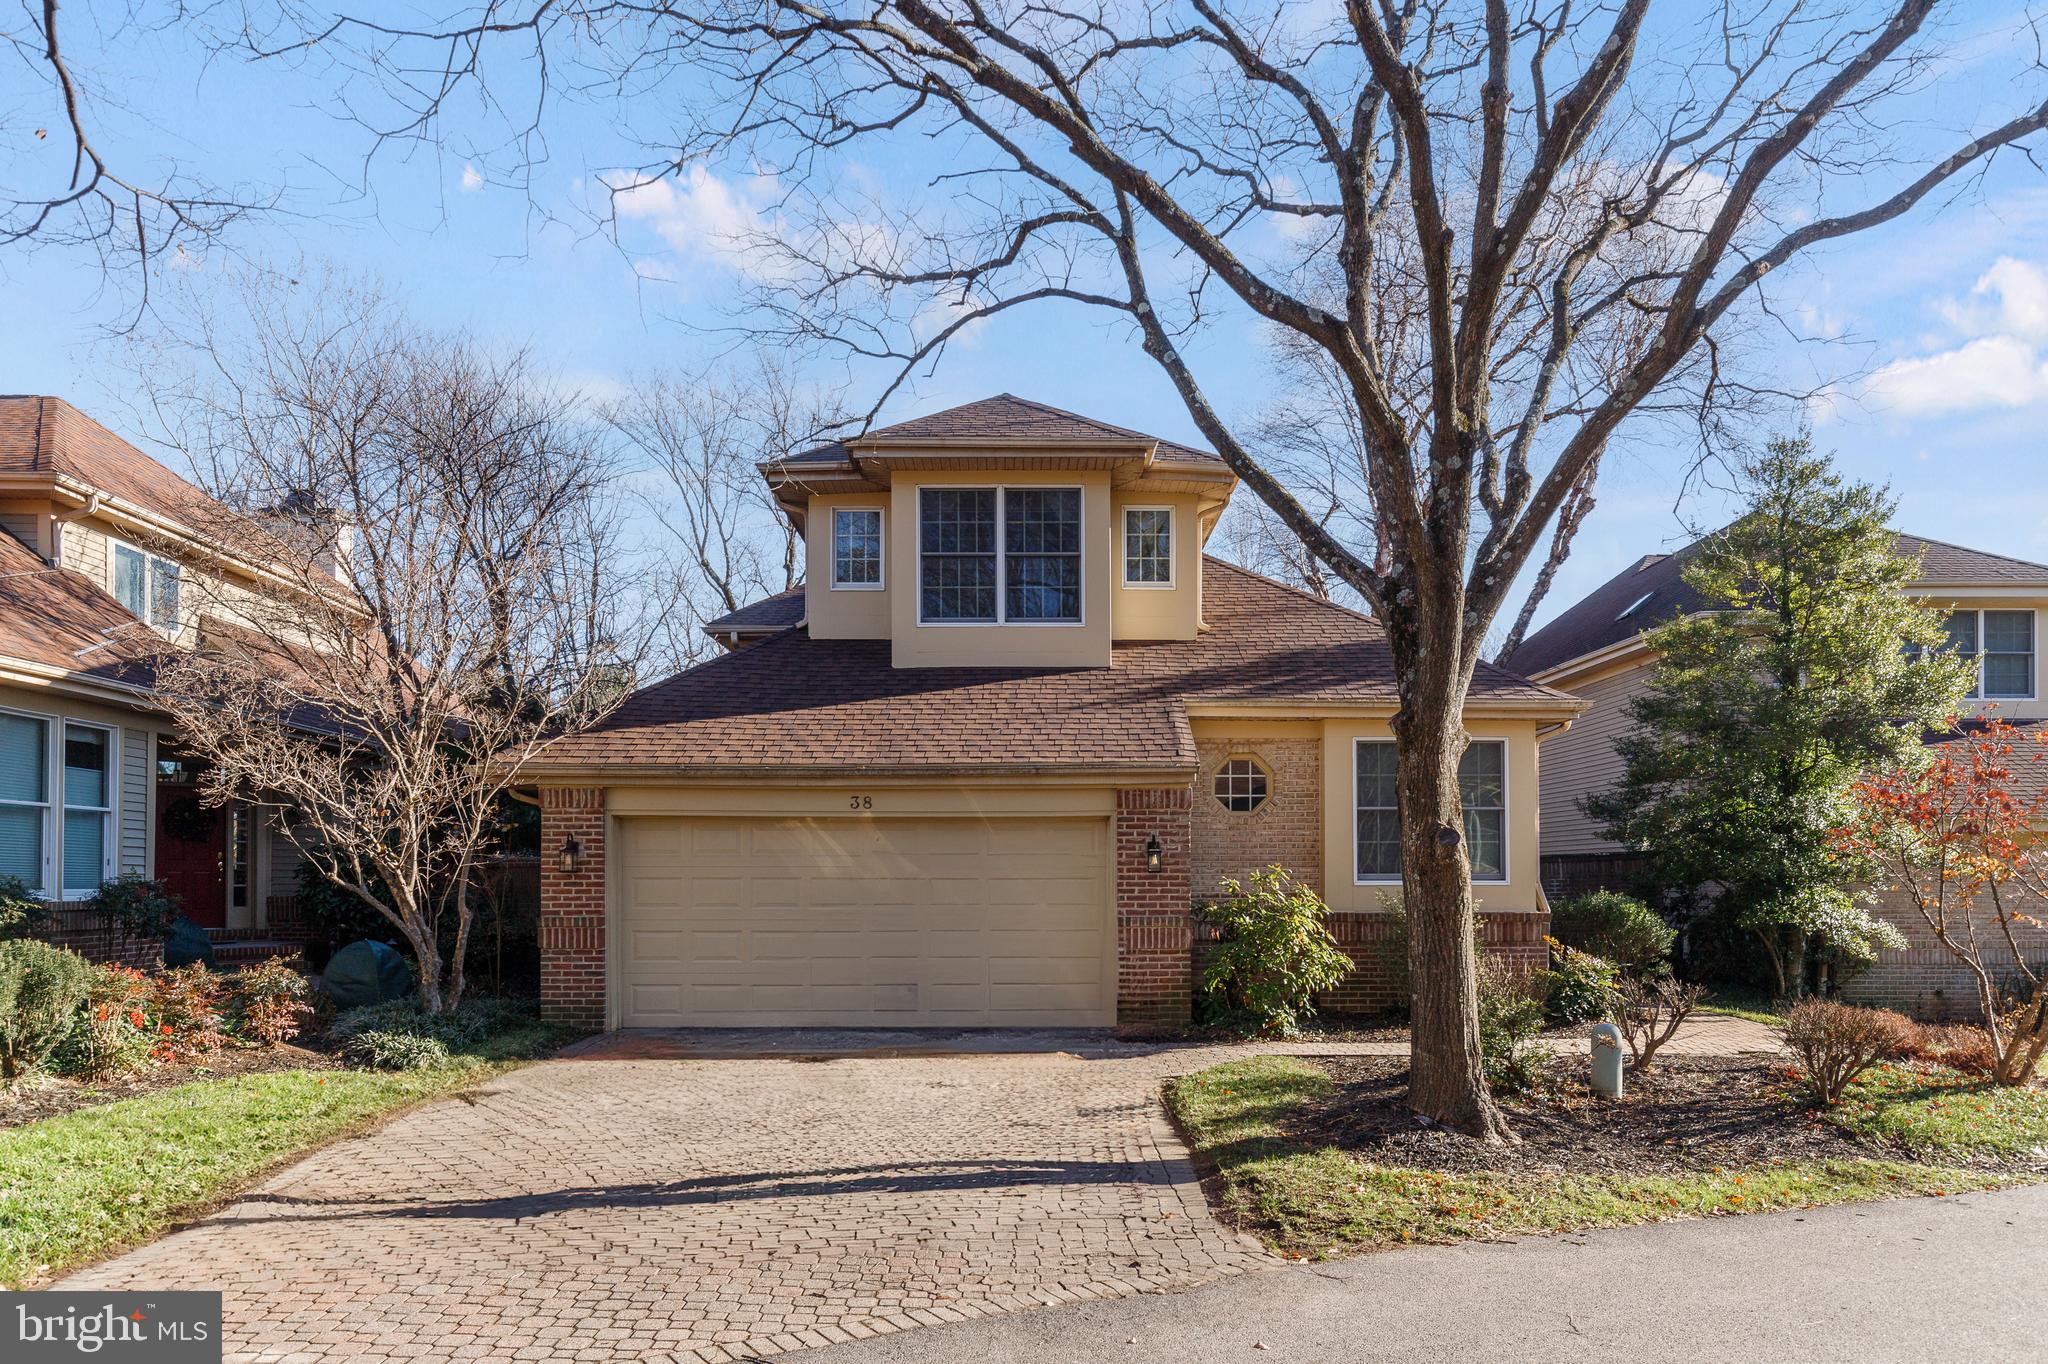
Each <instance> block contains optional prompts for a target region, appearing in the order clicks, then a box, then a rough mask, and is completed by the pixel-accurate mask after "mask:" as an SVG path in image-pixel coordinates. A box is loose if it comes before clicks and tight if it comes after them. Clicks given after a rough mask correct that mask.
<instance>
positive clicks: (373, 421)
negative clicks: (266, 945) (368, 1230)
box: [153, 290, 636, 1011]
mask: <svg viewBox="0 0 2048 1364" xmlns="http://www.w3.org/2000/svg"><path fill="white" fill-rule="evenodd" d="M250 303H251V306H250V308H249V311H248V316H247V318H246V319H245V325H246V328H247V330H246V331H241V332H237V331H234V330H229V329H226V328H222V327H217V326H209V327H207V328H205V329H202V330H201V331H200V332H199V333H198V334H197V337H196V339H195V340H194V341H193V342H192V346H193V349H192V350H191V351H189V352H188V358H189V359H190V360H191V361H192V362H193V363H192V364H191V365H190V366H188V367H186V368H185V369H184V370H183V371H182V373H181V372H180V371H178V370H175V369H159V370H157V371H156V383H157V388H156V391H155V393H154V395H153V396H154V400H155V410H156V412H157V413H159V414H160V415H161V416H162V417H163V418H164V422H165V435H166V437H167V438H168V439H169V440H170V441H171V442H172V443H174V444H176V445H177V446H179V447H180V448H182V449H183V450H184V451H185V452H186V454H187V456H188V457H189V458H190V459H191V460H192V462H193V463H194V464H195V466H196V467H198V468H199V469H200V470H202V471H203V472H204V473H205V475H206V481H207V482H208V483H209V484H210V485H211V491H213V492H214V493H215V495H216V496H217V497H218V498H219V499H220V502H221V504H222V507H223V508H224V510H223V511H222V512H221V513H220V514H219V516H218V518H217V523H216V524H212V525H208V526H204V527H202V528H201V529H202V530H203V531H204V532H205V533H206V534H207V535H208V537H209V538H210V539H211V540H213V541H214V542H216V543H218V544H220V545H222V546H235V547H238V548H237V549H235V550H232V551H231V550H227V549H223V550H222V552H221V556H220V557H219V558H218V560H217V561H216V562H214V563H212V564H210V565H202V566H201V569H200V571H197V572H191V573H188V574H187V578H186V585H185V598H186V601H187V603H188V608H187V609H188V611H190V612H191V614H192V615H193V616H194V617H195V618H196V625H194V626H193V627H192V629H191V630H190V631H189V632H188V634H189V637H188V638H186V639H184V640H181V641H179V642H178V643H177V645H175V646H172V647H167V648H166V649H165V650H164V651H163V653H162V656H161V657H160V659H159V660H158V664H157V688H156V694H157V697H158V701H159V704H161V705H162V706H163V708H164V709H165V710H166V711H167V712H168V713H169V714H170V716H171V717H172V719H173V720H175V721H176V723H177V726H178V729H179V732H180V737H181V742H182V743H184V744H185V745H186V746H187V747H189V748H190V749H191V750H192V751H194V752H195V753H196V754H198V755H199V756H200V757H202V758H204V759H205V760H206V761H207V762H208V763H209V764H210V766H211V776H210V778H209V781H210V783H211V786H210V790H211V793H212V795H213V797H214V798H216V799H225V798H227V797H229V796H232V797H234V798H236V799H240V800H245V801H249V802H251V803H253V804H255V805H258V806H261V807H267V808H270V809H272V810H275V811H276V812H277V813H278V815H279V825H280V827H282V828H283V829H284V830H285V832H286V835H287V836H288V837H289V838H290V839H291V841H292V842H293V844H294V845H295V846H296V847H297V848H298V850H299V852H300V853H301V854H302V855H303V856H304V857H305V858H306V859H307V860H308V861H309V862H311V863H312V864H313V866H314V867H315V868H317V869H318V870H319V872H320V873H321V874H322V875H324V876H326V877H327V878H329V879H330V880H332V881H334V882H335V883H336V884H338V885H340V886H342V887H344V888H346V889H347V890H348V891H350V892H351V893H353V894H354V895H355V896H356V897H357V898H358V899H360V900H361V901H362V902H363V903H364V904H366V905H368V906H370V907H371V908H372V909H374V910H375V911H376V912H378V913H380V914H382V915H384V917H386V918H387V919H389V920H390V921H391V923H392V924H393V925H394V926H395V927H396V928H397V929H398V931H399V932H400V933H401V934H403V935H404V938H405V940H406V942H407V943H408V944H409V945H410V946H411V948H412V951H413V954H414V956H415V957H416V958H417V959H418V962H419V966H420V998H421V1001H422V1003H423V1004H424V1006H425V1007H426V1008H428V1009H430V1010H436V1011H438V1010H442V1009H447V1008H453V1007H454V1006H455V1005H456V1004H457V1003H459V1002H460V1000H461V998H462V991H463V959H464V955H465V952H466V950H467V948H468V940H469V928H470V922H471V916H472V906H473V896H474V895H475V894H476V881H477V874H478V872H479V870H480V863H481V862H482V860H484V859H486V858H487V857H489V856H490V855H491V854H492V853H494V852H495V851H496V850H497V843H498V839H499V838H500V836H501V834H502V833H503V831H504V829H503V820H504V816H505V814H506V806H505V801H506V799H507V796H506V793H507V791H508V790H509V789H510V788H512V787H513V786H515V785H516V784H518V782H519V781H520V780H521V773H522V771H523V769H524V768H525V766H526V765H527V763H528V762H530V761H531V760H532V759H533V758H534V757H535V756H536V755H537V754H539V753H540V752H541V751H542V750H543V749H545V748H546V746H547V745H548V744H549V743H550V742H551V741H552V740H553V739H555V738H556V737H557V736H559V735H562V734H565V733H569V732H573V731H575V730H577V729H578V728H580V727H583V726H586V725H588V724H591V723H593V722H594V721H596V720H597V719H599V718H601V717H602V716H603V715H604V714H605V713H606V711H607V710H608V708H609V707H610V706H611V705H612V704H614V703H615V702H616V701H617V700H618V699H619V698H620V697H621V696H622V695H623V694H624V692H625V691H626V690H628V689H629V687H630V684H631V679H632V677H633V670H634V665H635V662H636V659H635V654H634V649H633V640H634V638H636V636H634V635H631V634H628V633H626V632H625V631H622V629H621V628H620V622H619V620H618V618H617V616H616V614H615V613H616V611H617V608H618V603H619V601H620V598H621V595H622V593H621V586H622V581H623V579H624V577H625V576H626V573H627V569H626V568H625V565H624V564H623V563H622V562H621V561H620V560H619V559H618V558H617V557H616V555H615V548H616V547H615V543H614V541H615V537H616V531H615V529H614V528H615V527H616V526H617V524H618V521H619V518H618V517H617V516H616V515H615V514H614V508H613V507H612V505H611V504H612V501H613V469H612V463H611V459H610V456H609V454H608V452H607V450H606V448H605V446H604V445H603V443H602V441H601V440H600V439H599V434H600V433H599V432H598V431H597V430H596V429H594V428H593V427H592V426H590V425H589V424H587V423H585V422H584V421H583V420H581V419H580V418H579V417H578V415H577V414H578V410H579V409H578V407H577V405H576V403H575V402H574V400H573V399H572V398H571V397H569V396H567V395H563V394H560V393H557V392H555V391H553V390H551V389H550V388H549V387H548V386H547V385H546V384H545V383H544V382H543V381H542V380H541V378H540V376H538V375H537V374H536V373H535V372H534V369H533V366H532V365H531V363H530V362H529V360H528V359H527V358H526V357H525V356H524V355H520V354H513V355H509V356H498V355H491V354H487V353H485V352H483V351H481V350H480V349H478V348H477V347H476V346H474V345H472V344H470V343H468V342H465V341H462V340H460V339H449V338H445V337H437V336H434V335H431V334H428V333H425V332H422V331H419V330H417V329H415V328H413V327H411V326H410V325H408V324H407V323H405V322H404V321H403V320H402V319H399V318H397V317H395V316H393V315H392V314H391V313H390V312H389V311H387V310H386V309H385V308H384V307H383V306H382V305H381V304H380V303H379V302H378V301H377V300H376V299H375V298H374V297H371V296H367V295H364V294H360V293H351V292H348V291H346V290H335V291H331V292H329V291H323V295H322V301H321V302H319V303H316V304H314V305H312V306H301V305H299V304H298V303H297V302H296V301H295V300H294V299H292V298H291V297H289V296H288V295H286V294H283V293H280V292H278V291H275V290H271V291H264V290H258V291H257V292H256V293H255V294H254V295H253V296H251V299H250ZM216 320H217V319H216ZM238 563H239V564H240V567H238V566H237V565H238ZM251 566H253V571H252V568H251Z"/></svg>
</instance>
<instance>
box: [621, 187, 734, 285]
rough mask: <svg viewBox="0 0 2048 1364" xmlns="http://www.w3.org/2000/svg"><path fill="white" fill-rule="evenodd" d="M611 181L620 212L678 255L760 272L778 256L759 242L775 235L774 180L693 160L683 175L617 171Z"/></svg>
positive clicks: (731, 267)
mask: <svg viewBox="0 0 2048 1364" xmlns="http://www.w3.org/2000/svg"><path fill="white" fill-rule="evenodd" d="M610 183H611V184H613V185H615V186H616V187H617V188H616V191H615V193H614V194H613V196H612V203H613V206H614V207H615V208H616V210H617V212H618V215H619V217H620V218H622V219H626V220H629V221H637V222H644V223H646V224H647V225H648V226H650V227H652V228H653V229H654V230H655V232H656V233H657V234H659V235H660V237H661V239H662V240H663V241H665V242H667V243H668V245H669V247H670V249H672V250H673V251H675V252H676V253H677V254H678V255H681V256H685V257H691V258H695V259H698V260H709V261H714V262H716V263H718V264H720V265H723V266H725V267H726V268H727V269H729V270H733V271H735V272H737V273H739V274H743V275H750V276H755V277H760V276H761V275H762V274H763V273H764V272H765V270H766V268H767V263H768V262H769V261H770V260H772V259H773V253H772V252H769V251H763V250H761V249H760V245H759V244H760V239H761V238H762V237H763V236H765V235H773V234H772V232H771V225H770V223H769V222H768V220H767V218H766V217H765V215H764V212H763V210H764V207H765V205H766V203H767V201H768V196H769V194H770V193H772V192H773V189H774V182H773V181H772V180H764V179H758V178H757V179H754V180H727V179H725V178H723V177H721V176H719V175H716V174H714V173H713V172H711V171H709V170H707V169H705V168H704V167H703V166H692V167H690V168H689V169H688V170H687V171H685V172H683V173H682V174H681V175H680V176H663V177H661V178H659V179H653V180H648V179H640V178H625V177H616V178H612V179H611V181H610ZM750 243H751V244H752V247H751V249H750Z"/></svg>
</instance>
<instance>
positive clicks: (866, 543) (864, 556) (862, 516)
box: [832, 507, 882, 587]
mask: <svg viewBox="0 0 2048 1364" xmlns="http://www.w3.org/2000/svg"><path fill="white" fill-rule="evenodd" d="M832 581H833V583H835V584H836V585H838V586H842V587H875V586H880V585H881V582H882V512H881V509H880V508H878V507H867V508H842V509H841V510H839V511H837V512H834V513H833V516H832Z"/></svg>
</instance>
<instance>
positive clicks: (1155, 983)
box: [1116, 786, 1194, 1023]
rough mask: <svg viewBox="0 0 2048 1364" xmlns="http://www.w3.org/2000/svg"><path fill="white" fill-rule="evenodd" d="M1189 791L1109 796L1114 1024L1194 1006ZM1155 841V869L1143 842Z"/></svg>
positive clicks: (1179, 1013) (1184, 1014) (1175, 1017)
mask: <svg viewBox="0 0 2048 1364" xmlns="http://www.w3.org/2000/svg"><path fill="white" fill-rule="evenodd" d="M1188 797H1189V791H1188V788H1187V787H1185V786H1182V787H1140V788H1132V789H1128V790H1122V791H1118V792H1117V793H1116V943H1117V953H1116V955H1117V990H1116V1001H1117V1010H1116V1012H1117V1021H1118V1022H1119V1023H1185V1022H1186V1021H1187V1020H1188V1016H1189V1013H1190V1011H1191V1009H1192V1008H1193V1004H1194V976H1193V968H1194V957H1193V947H1194V919H1193V915H1192V914H1191V912H1190V908H1191V896H1190V881H1189V872H1190V858H1191V852H1190V840H1189V809H1188V807H1189V803H1190V802H1189V799H1188ZM1155 836H1156V837H1157V838H1158V839H1159V844H1160V855H1161V868H1160V870H1159V871H1156V872H1154V871H1150V870H1148V869H1147V865H1146V856H1145V845H1146V843H1147V842H1148V841H1149V840H1150V839H1152V838H1153V837H1155Z"/></svg>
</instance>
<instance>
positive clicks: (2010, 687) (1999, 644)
mask: <svg viewBox="0 0 2048 1364" xmlns="http://www.w3.org/2000/svg"><path fill="white" fill-rule="evenodd" d="M1983 636H1984V652H1983V658H1984V663H1983V668H1984V679H1983V691H1984V695H1986V696H2001V697H2025V696H2032V695H2033V694H2034V613H2033V612H2032V611H1986V612H1985V613H1984V627H1983Z"/></svg>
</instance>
